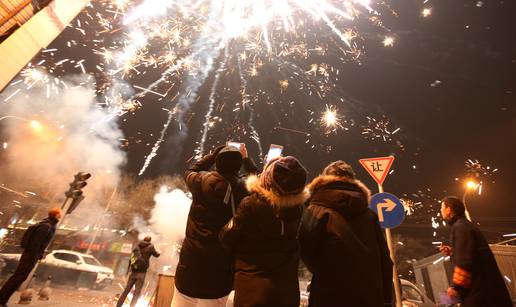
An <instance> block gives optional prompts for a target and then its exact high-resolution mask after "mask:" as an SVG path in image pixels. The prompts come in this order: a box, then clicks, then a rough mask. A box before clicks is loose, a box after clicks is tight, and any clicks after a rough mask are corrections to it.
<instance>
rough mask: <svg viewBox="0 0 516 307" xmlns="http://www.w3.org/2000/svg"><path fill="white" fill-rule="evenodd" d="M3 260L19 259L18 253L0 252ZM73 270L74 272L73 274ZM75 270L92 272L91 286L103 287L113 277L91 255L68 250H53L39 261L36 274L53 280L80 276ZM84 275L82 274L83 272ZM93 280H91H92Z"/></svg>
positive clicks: (110, 281) (112, 274)
mask: <svg viewBox="0 0 516 307" xmlns="http://www.w3.org/2000/svg"><path fill="white" fill-rule="evenodd" d="M0 257H1V258H3V260H4V261H6V262H10V263H11V266H13V264H12V263H14V262H18V261H19V260H20V257H21V255H20V254H0ZM73 272H75V273H76V274H73ZM77 272H86V273H93V275H92V274H88V275H89V276H96V280H95V282H94V283H93V287H94V288H97V289H103V288H105V287H106V286H108V285H110V284H111V283H112V282H113V279H114V273H113V270H112V269H110V268H108V267H105V266H104V265H102V263H100V261H98V260H97V258H95V257H93V256H92V255H88V254H83V253H79V252H75V251H69V250H54V251H52V252H50V253H49V254H48V255H47V256H46V257H45V259H43V260H42V261H41V264H40V266H39V267H38V271H37V272H36V275H37V276H39V278H40V279H46V278H47V277H48V276H50V275H52V277H53V279H54V280H56V279H57V280H66V279H74V280H75V281H77V279H79V278H81V277H80V276H79V274H77ZM83 275H84V274H83ZM92 282H93V280H92Z"/></svg>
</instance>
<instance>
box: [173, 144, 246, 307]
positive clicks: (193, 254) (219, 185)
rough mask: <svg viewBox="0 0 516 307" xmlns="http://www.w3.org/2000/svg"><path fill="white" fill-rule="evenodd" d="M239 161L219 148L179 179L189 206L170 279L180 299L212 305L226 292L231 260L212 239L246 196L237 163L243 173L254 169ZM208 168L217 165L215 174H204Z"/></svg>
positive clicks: (229, 150) (228, 149) (232, 152)
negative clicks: (184, 185)
mask: <svg viewBox="0 0 516 307" xmlns="http://www.w3.org/2000/svg"><path fill="white" fill-rule="evenodd" d="M245 158H246V157H244V159H243V158H242V154H241V153H240V152H239V151H238V150H237V149H235V148H232V147H225V146H221V147H219V148H217V149H216V150H215V151H214V152H213V153H212V154H209V155H206V156H205V157H203V158H202V159H200V160H199V161H197V162H196V163H195V164H194V165H193V166H192V167H191V168H190V169H189V170H188V171H187V172H186V174H185V179H186V183H187V186H188V189H189V190H190V192H191V193H192V205H191V207H190V212H189V214H188V220H187V225H186V232H185V239H184V241H183V245H182V247H181V254H180V259H179V263H178V266H177V270H176V276H175V278H176V284H175V285H176V288H177V290H178V291H179V292H180V294H183V295H185V296H187V297H190V298H198V299H211V300H213V299H219V298H222V297H225V296H227V295H228V294H229V292H230V291H231V288H232V267H231V258H230V257H229V255H228V254H227V253H226V252H225V251H224V249H223V248H222V246H221V244H220V242H219V240H218V234H219V231H220V229H221V228H222V227H223V226H224V225H225V224H226V223H227V222H228V221H229V220H230V219H231V217H232V216H233V211H234V210H236V206H237V205H238V203H239V202H240V201H241V199H242V198H243V197H244V196H245V195H247V192H246V189H245V187H244V182H243V181H242V180H241V179H240V178H239V177H238V171H239V169H240V166H241V165H242V160H244V166H245V167H246V171H254V170H255V169H254V166H253V164H252V162H251V161H250V160H248V159H245ZM213 164H217V170H215V171H209V170H210V168H211V167H212V166H213ZM174 302H176V300H174Z"/></svg>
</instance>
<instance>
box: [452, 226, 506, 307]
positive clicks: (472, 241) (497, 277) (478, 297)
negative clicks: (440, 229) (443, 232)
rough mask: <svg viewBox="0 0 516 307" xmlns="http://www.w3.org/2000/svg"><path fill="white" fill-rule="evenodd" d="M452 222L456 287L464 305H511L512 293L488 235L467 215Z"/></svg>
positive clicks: (472, 306)
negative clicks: (470, 220) (497, 262)
mask: <svg viewBox="0 0 516 307" xmlns="http://www.w3.org/2000/svg"><path fill="white" fill-rule="evenodd" d="M449 224H450V225H452V239H451V240H452V252H453V253H452V264H453V266H454V272H453V276H452V287H454V288H455V289H456V290H457V291H458V292H459V294H460V296H461V299H462V303H461V306H464V307H484V306H496V307H511V306H513V304H512V302H511V297H510V295H509V292H508V291H507V287H506V286H505V282H504V280H503V277H502V274H501V273H500V270H499V269H498V265H497V264H496V260H495V258H494V256H493V253H492V252H491V249H490V248H489V245H488V244H487V241H486V239H485V238H484V236H483V235H482V233H481V232H480V230H479V229H478V228H477V227H475V225H473V224H472V223H471V222H469V221H468V220H467V219H466V218H465V217H460V218H454V219H452V220H451V221H450V222H449Z"/></svg>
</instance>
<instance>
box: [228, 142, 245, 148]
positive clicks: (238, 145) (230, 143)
mask: <svg viewBox="0 0 516 307" xmlns="http://www.w3.org/2000/svg"><path fill="white" fill-rule="evenodd" d="M226 145H227V146H232V147H236V148H238V150H240V149H242V143H238V142H228V143H227V144H226Z"/></svg>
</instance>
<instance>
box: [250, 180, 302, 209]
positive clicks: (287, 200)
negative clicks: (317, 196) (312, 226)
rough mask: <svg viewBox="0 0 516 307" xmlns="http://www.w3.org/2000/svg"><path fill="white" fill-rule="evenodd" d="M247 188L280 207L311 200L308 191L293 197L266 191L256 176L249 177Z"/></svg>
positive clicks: (296, 204)
mask: <svg viewBox="0 0 516 307" xmlns="http://www.w3.org/2000/svg"><path fill="white" fill-rule="evenodd" d="M245 183H246V187H247V190H248V191H249V192H250V193H257V194H259V195H260V196H261V197H263V198H265V199H266V200H267V201H268V202H269V203H270V204H272V205H276V206H280V207H291V206H298V205H302V204H304V203H305V202H306V201H307V200H308V199H309V198H310V192H309V191H308V189H306V188H305V189H303V191H302V192H300V193H297V194H292V195H280V194H278V193H277V192H275V191H272V190H267V189H265V188H264V187H263V186H262V185H261V182H260V178H259V177H258V176H256V175H252V176H249V177H248V178H247V180H246V182H245Z"/></svg>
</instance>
